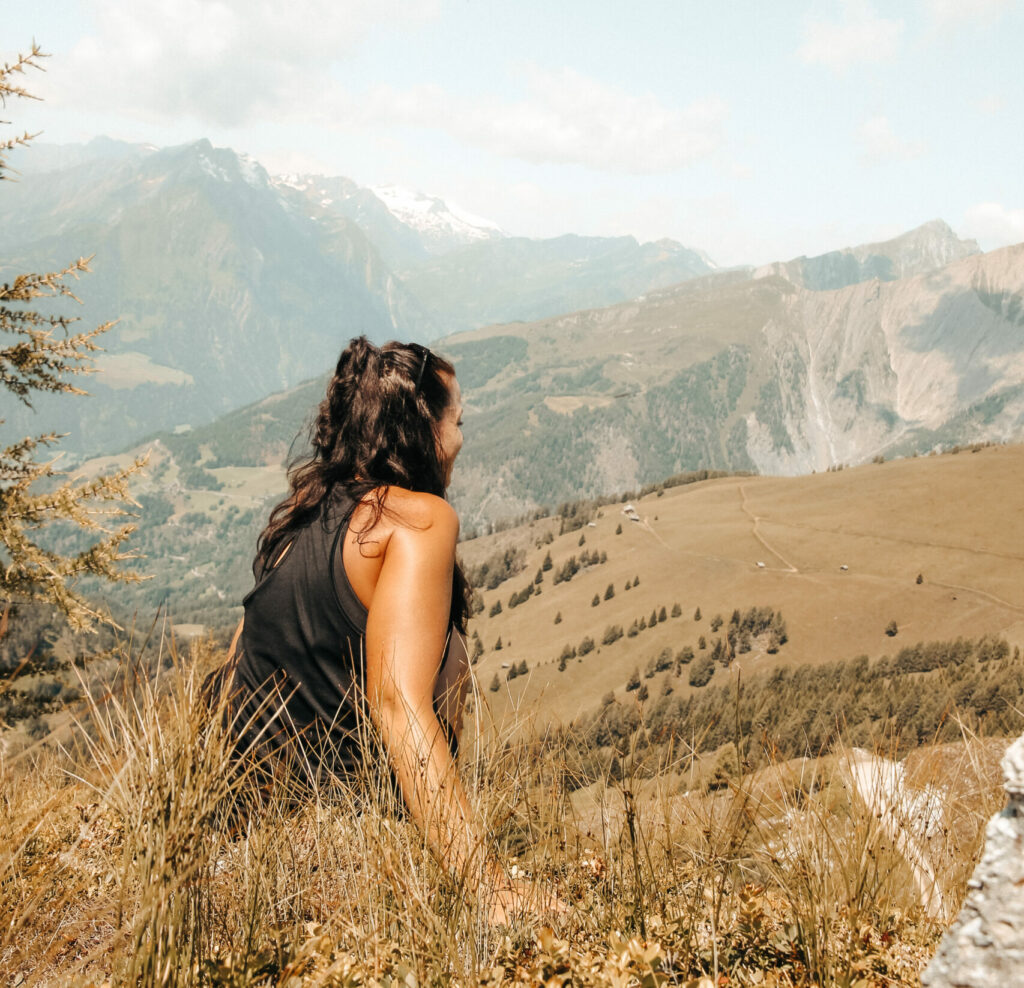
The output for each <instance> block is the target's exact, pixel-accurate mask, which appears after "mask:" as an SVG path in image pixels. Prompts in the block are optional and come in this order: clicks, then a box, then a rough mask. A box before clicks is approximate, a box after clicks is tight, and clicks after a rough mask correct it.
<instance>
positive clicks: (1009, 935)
mask: <svg viewBox="0 0 1024 988" xmlns="http://www.w3.org/2000/svg"><path fill="white" fill-rule="evenodd" d="M1003 774H1004V776H1005V779H1006V793H1007V803H1006V808H1005V809H1004V810H1003V811H1002V812H1001V813H998V814H997V815H996V816H994V817H993V818H992V819H991V820H990V821H989V825H988V829H987V830H986V831H985V853H984V854H983V855H982V857H981V861H979V862H978V867H977V868H976V869H975V871H974V877H973V878H972V879H971V881H970V882H969V883H968V892H967V899H966V900H965V901H964V905H963V909H961V910H960V915H959V916H957V918H956V920H955V921H954V922H953V925H952V926H951V927H950V928H949V930H948V931H947V932H946V935H945V936H944V937H943V938H942V943H940V944H939V949H938V951H937V952H936V954H935V957H934V958H933V959H932V962H931V964H929V965H928V969H927V970H926V971H925V973H924V974H923V975H922V977H921V984H922V986H923V988H1010V986H1012V985H1017V984H1020V983H1021V978H1022V977H1024V736H1022V737H1020V738H1018V739H1017V740H1016V741H1015V742H1014V743H1013V744H1012V745H1011V746H1010V747H1009V749H1007V752H1006V754H1005V755H1004V756H1003Z"/></svg>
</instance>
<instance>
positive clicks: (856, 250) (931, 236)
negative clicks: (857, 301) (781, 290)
mask: <svg viewBox="0 0 1024 988" xmlns="http://www.w3.org/2000/svg"><path fill="white" fill-rule="evenodd" d="M977 253H979V249H978V245H977V243H976V242H975V241H973V240H960V239H959V238H958V237H957V235H956V234H955V233H954V232H953V231H952V230H951V229H950V228H949V226H948V225H947V224H946V223H944V222H943V221H942V220H932V221H930V222H928V223H925V224H923V225H922V226H919V227H917V228H916V229H913V230H909V231H908V232H906V233H904V234H901V235H900V236H898V237H895V238H894V239H892V240H886V241H883V242H880V243H874V244H861V245H859V246H857V247H847V248H845V249H843V250H833V251H829V252H828V253H827V254H819V255H818V256H816V257H797V258H794V259H793V260H792V261H779V262H776V263H774V264H768V265H765V266H764V267H761V268H758V269H757V270H756V271H755V272H754V277H756V278H765V277H770V276H772V275H777V276H779V277H782V278H785V279H786V280H787V281H790V282H792V283H793V284H794V285H799V286H801V287H802V288H809V289H811V290H812V291H829V290H831V289H835V288H845V287H846V286H847V285H855V284H857V283H858V282H861V281H870V280H871V279H873V278H877V279H879V280H880V281H898V280H899V279H901V278H908V277H911V276H912V275H915V274H924V273H925V272H926V271H932V270H934V269H936V268H941V267H945V266H946V265H947V264H950V263H951V262H953V261H956V260H959V259H960V258H962V257H969V256H970V255H971V254H977Z"/></svg>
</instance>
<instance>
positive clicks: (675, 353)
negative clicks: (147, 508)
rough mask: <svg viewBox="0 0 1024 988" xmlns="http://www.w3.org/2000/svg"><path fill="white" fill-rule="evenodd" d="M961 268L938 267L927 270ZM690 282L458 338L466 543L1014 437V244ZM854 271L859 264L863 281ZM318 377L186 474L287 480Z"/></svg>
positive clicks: (195, 439) (201, 440) (226, 425)
mask: <svg viewBox="0 0 1024 988" xmlns="http://www.w3.org/2000/svg"><path fill="white" fill-rule="evenodd" d="M937 257H938V258H940V259H942V260H945V259H947V258H953V259H952V260H949V261H948V262H947V263H945V264H944V265H942V266H940V267H937V268H933V267H930V265H931V264H932V262H933V261H934V260H935V259H936V258H937ZM878 259H885V263H886V264H887V265H888V270H889V272H890V273H892V274H897V273H901V272H907V271H914V270H915V269H923V270H921V271H920V273H914V274H910V275H907V276H905V277H902V278H896V279H895V280H888V281H887V280H882V279H881V278H880V277H878V276H877V275H876V276H874V277H871V278H870V279H869V280H865V281H858V282H854V283H853V284H849V285H845V286H843V287H840V288H835V289H820V290H819V289H811V288H808V287H806V285H805V284H804V282H805V279H806V274H805V273H806V272H807V271H814V270H819V271H820V270H823V269H824V267H825V264H823V263H821V262H820V259H818V258H810V259H807V258H801V259H798V260H797V261H792V262H788V263H787V264H781V265H777V266H773V267H772V268H769V269H760V270H758V271H756V272H753V271H749V270H748V271H731V272H721V273H717V274H713V275H707V276H704V277H701V278H696V279H691V280H689V281H685V282H682V283H680V284H678V285H675V286H672V287H670V288H667V289H662V290H660V291H655V292H651V293H648V294H647V295H646V296H642V297H638V298H635V299H632V300H630V301H628V302H624V303H619V304H617V305H613V306H608V307H605V308H599V309H590V310H583V311H579V312H574V313H569V314H566V315H560V316H556V317H551V318H548V319H541V320H537V321H534V322H529V323H511V324H504V325H497V326H490V327H486V328H482V329H478V330H475V331H472V332H466V333H460V334H455V335H453V336H450V337H447V338H445V339H443V340H441V341H439V342H438V343H437V344H436V346H437V347H438V348H439V349H440V350H442V351H443V352H444V353H446V354H447V355H449V356H450V357H451V358H452V359H453V360H454V361H455V364H456V368H457V370H458V374H459V378H460V381H461V383H462V387H463V396H464V403H465V407H466V412H465V423H466V424H465V432H466V443H465V446H464V448H463V453H462V455H461V457H460V460H459V464H458V468H457V470H456V472H455V478H454V482H453V488H452V496H453V499H454V500H455V502H456V503H457V504H458V506H459V508H460V511H461V513H462V516H463V519H464V521H465V522H466V523H468V524H469V525H470V526H472V527H478V526H480V525H486V524H488V523H490V522H493V521H494V520H495V519H497V518H501V517H504V516H508V515H511V514H518V513H521V512H526V511H529V510H532V509H533V508H534V507H536V506H537V505H539V504H548V505H553V504H557V503H558V502H560V501H564V500H571V499H574V498H578V497H580V496H592V495H595V494H601V493H606V492H608V491H613V490H625V489H630V488H636V487H638V486H640V485H643V484H647V483H652V482H656V481H658V480H661V479H662V478H664V477H666V476H668V475H670V474H673V473H677V472H680V471H686V470H697V469H706V468H707V469H726V470H743V471H751V472H761V473H773V474H801V473H810V472H813V471H823V470H828V469H835V468H837V467H841V466H843V465H849V464H855V463H859V462H864V461H867V460H870V459H874V458H885V457H892V456H899V455H910V454H915V453H921V452H928V451H930V450H932V449H934V448H936V447H942V446H946V447H948V446H951V445H954V444H957V443H966V442H975V441H1006V440H1012V439H1015V438H1020V436H1021V435H1022V434H1024V336H1022V333H1021V328H1022V326H1024V245H1021V246H1018V247H1009V248H1005V249H1003V250H998V251H993V252H991V253H988V254H981V253H978V252H977V250H976V247H975V246H974V245H973V243H971V242H969V241H968V242H964V241H959V240H958V239H957V238H956V237H955V235H954V234H953V233H952V231H951V230H949V228H948V227H946V226H945V225H944V224H940V223H930V224H926V225H925V226H924V227H921V228H920V229H919V230H917V231H912V232H911V233H908V234H905V235H903V236H901V237H899V238H897V239H896V240H894V241H891V242H889V243H886V244H874V245H871V247H870V248H851V249H850V250H848V251H844V252H837V255H835V256H832V257H831V259H830V260H829V262H828V264H829V266H830V267H831V268H832V269H833V270H844V271H845V272H846V274H847V276H849V275H850V274H851V272H855V271H858V270H859V271H861V272H862V273H864V274H866V271H867V270H869V269H871V268H877V267H878V266H880V265H881V263H882V261H881V260H878ZM854 262H856V264H855V263H854ZM322 389H323V379H322V378H318V379H316V380H313V381H311V382H309V383H307V384H304V385H302V386H300V387H298V388H296V389H293V390H291V391H288V392H285V393H282V394H279V395H276V396H273V397H272V398H268V399H266V400H264V401H262V402H259V403H257V404H256V405H254V406H252V407H250V408H246V409H241V410H239V411H236V412H234V413H232V414H231V415H230V416H228V417H226V418H224V419H221V420H219V421H218V422H216V423H213V424H211V425H209V426H207V427H204V428H201V429H198V430H196V431H195V432H194V433H192V434H191V435H189V436H178V437H167V442H169V443H171V444H172V446H173V447H174V448H175V449H176V455H177V456H178V457H179V459H181V460H182V461H183V462H185V463H189V462H191V463H194V464H198V463H199V462H200V461H201V460H203V457H206V460H205V462H207V463H208V464H209V465H211V466H212V467H214V468H216V467H219V466H228V465H237V466H248V467H257V466H260V465H263V464H269V463H274V462H280V461H281V460H282V459H283V457H284V456H285V455H286V453H287V451H288V450H289V449H290V448H292V447H291V446H290V444H291V442H292V440H293V439H294V437H295V436H296V435H297V433H298V432H299V431H300V429H301V426H302V422H303V420H304V419H305V417H306V415H307V414H308V413H309V411H310V410H311V409H312V408H313V407H314V406H315V404H316V402H317V400H318V396H319V393H320V392H321V391H322Z"/></svg>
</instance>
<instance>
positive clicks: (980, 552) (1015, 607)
mask: <svg viewBox="0 0 1024 988" xmlns="http://www.w3.org/2000/svg"><path fill="white" fill-rule="evenodd" d="M772 524H775V525H781V526H784V527H786V528H802V529H807V530H808V531H812V532H821V533H822V534H824V535H832V536H835V537H846V538H854V539H871V540H873V541H875V542H897V543H900V544H902V545H912V546H925V547H927V548H930V549H946V550H948V551H952V552H965V553H968V554H970V555H972V556H997V557H998V558H1000V559H1013V560H1020V561H1021V562H1024V556H1018V555H1014V554H1013V553H1009V552H995V551H994V550H992V549H973V548H970V547H969V546H959V545H951V544H949V543H945V542H934V541H932V540H930V539H908V538H901V537H900V536H898V535H880V534H878V533H877V532H852V531H849V530H847V529H835V528H823V527H821V526H820V525H810V524H807V523H806V522H795V521H774V522H773V523H772ZM755 534H756V533H755ZM761 541H762V542H763V541H764V540H763V539H762V540H761ZM773 551H774V550H773ZM776 555H778V553H776ZM780 558H781V557H780ZM858 575H860V576H862V577H863V576H868V575H870V576H871V577H872V578H873V579H876V580H881V581H884V582H886V583H895V582H898V581H896V580H894V579H893V578H892V577H884V576H879V575H878V574H874V573H872V574H864V573H861V574H858ZM928 583H929V584H930V585H931V586H933V587H942V588H943V589H944V590H959V591H960V592H961V593H968V594H973V595H974V596H976V597H981V598H983V599H984V600H987V601H988V602H989V603H992V604H997V605H998V606H1000V607H1005V608H1007V609H1008V610H1011V611H1016V612H1017V613H1020V614H1024V606H1022V605H1020V604H1014V603H1012V602H1011V601H1009V600H1004V599H1003V598H1002V597H997V596H996V595H995V594H994V593H989V592H988V591H987V590H981V589H979V588H978V587H969V586H964V585H963V584H961V583H944V582H942V581H941V580H934V579H929V580H928Z"/></svg>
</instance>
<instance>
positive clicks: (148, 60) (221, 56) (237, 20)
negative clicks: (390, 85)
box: [61, 0, 437, 126]
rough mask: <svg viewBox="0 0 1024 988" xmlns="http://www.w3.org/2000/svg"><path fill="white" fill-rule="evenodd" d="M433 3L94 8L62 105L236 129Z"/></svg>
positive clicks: (303, 0)
mask: <svg viewBox="0 0 1024 988" xmlns="http://www.w3.org/2000/svg"><path fill="white" fill-rule="evenodd" d="M436 9H437V0H346V2H345V3H343V4H338V3H334V2H331V0H289V2H288V3H281V2H277V0H133V2H132V3H124V2H123V0H99V2H97V3H96V5H95V8H94V16H95V23H96V30H95V32H94V33H93V34H92V35H90V36H89V37H87V38H85V39H84V40H83V41H81V42H80V43H79V44H78V45H76V46H75V48H74V49H73V50H72V52H71V56H70V58H69V59H68V64H67V68H66V70H64V71H62V72H61V78H62V79H63V81H64V85H63V90H64V92H63V93H62V95H63V97H64V98H65V99H67V101H68V102H69V103H71V101H72V100H73V101H74V104H77V105H82V104H86V105H87V107H88V108H89V109H106V110H114V111H117V112H120V113H127V114H130V115H135V116H140V117H142V118H144V119H154V120H164V119H174V118H179V117H183V116H191V117H194V118H196V119H198V120H202V121H204V122H209V123H214V124H219V125H223V126H234V125H238V124H243V123H248V122H251V121H253V120H256V119H260V118H262V117H263V116H264V115H265V114H267V113H268V112H281V111H283V110H285V109H286V108H287V107H288V106H289V105H292V106H293V107H294V106H298V107H301V106H302V103H303V101H304V100H308V99H310V98H311V96H314V95H315V94H317V93H319V92H321V91H322V90H323V88H324V87H325V86H328V85H329V82H328V71H329V69H330V66H331V65H332V64H333V63H334V62H336V61H337V60H339V59H340V58H343V57H345V56H346V55H347V54H349V53H351V52H352V51H353V50H354V49H355V48H356V47H357V46H358V45H359V44H360V42H362V41H363V40H364V39H365V37H366V36H367V34H368V33H369V32H370V31H371V30H372V29H373V28H374V26H375V25H377V24H378V23H381V22H384V23H388V24H390V23H403V24H409V23H416V22H418V21H420V20H424V19H426V18H429V17H432V16H433V15H434V14H435V13H436Z"/></svg>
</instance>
